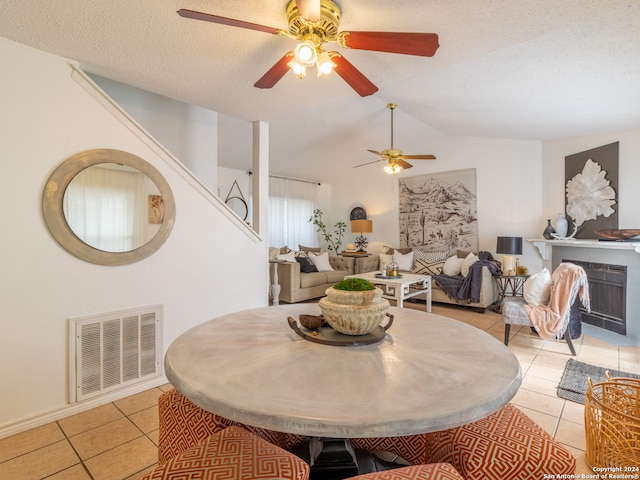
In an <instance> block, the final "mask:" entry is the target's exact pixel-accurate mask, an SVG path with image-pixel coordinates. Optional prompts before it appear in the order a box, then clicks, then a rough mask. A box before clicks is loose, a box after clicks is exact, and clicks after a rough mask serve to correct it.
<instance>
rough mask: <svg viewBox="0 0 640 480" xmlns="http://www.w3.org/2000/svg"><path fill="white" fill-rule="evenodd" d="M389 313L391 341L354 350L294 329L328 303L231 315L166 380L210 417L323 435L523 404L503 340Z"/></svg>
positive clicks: (414, 430) (415, 430)
mask: <svg viewBox="0 0 640 480" xmlns="http://www.w3.org/2000/svg"><path fill="white" fill-rule="evenodd" d="M389 313H390V314H391V315H393V322H392V324H391V325H390V326H389V328H388V330H387V331H386V332H385V334H384V338H383V339H382V340H381V341H379V342H378V343H373V344H369V345H351V346H334V345H324V344H319V343H314V342H312V341H309V340H306V339H304V338H302V337H301V336H300V335H299V334H297V333H296V332H295V331H294V330H293V329H292V328H291V326H290V325H289V323H288V318H289V317H292V318H293V319H295V320H296V324H297V320H298V318H299V315H300V314H310V315H320V314H321V311H320V307H319V306H318V304H317V303H302V304H292V305H281V306H271V307H262V308H256V309H250V310H244V311H239V312H235V313H231V314H228V315H224V316H221V317H219V318H215V319H213V320H209V321H206V322H204V323H202V324H200V325H198V326H196V327H194V328H192V329H190V330H188V331H187V332H185V333H183V334H182V335H180V336H179V337H178V338H177V339H176V340H175V341H174V342H173V343H172V344H171V345H170V346H169V348H168V351H167V353H166V356H165V373H166V376H167V378H168V379H169V381H170V382H171V384H172V385H173V386H174V387H175V388H176V389H177V390H179V391H180V392H181V393H182V394H183V395H185V396H186V397H187V398H189V399H190V400H191V401H192V402H194V403H195V404H196V405H198V406H200V407H202V408H204V409H205V410H207V411H210V412H213V413H216V414H218V415H221V416H223V417H226V418H228V419H231V420H235V421H238V422H241V423H244V424H248V425H252V426H256V427H261V428H267V429H271V430H276V431H280V432H287V433H293V434H300V435H307V436H311V437H333V438H371V437H388V436H398V435H413V434H419V433H426V432H433V431H438V430H444V429H448V428H453V427H456V426H460V425H463V424H467V423H469V422H473V421H476V420H479V419H481V418H484V417H486V416H488V415H490V414H491V413H493V412H495V411H497V410H498V409H500V408H501V407H502V406H504V405H505V404H506V403H507V402H509V400H510V399H511V398H513V396H514V395H515V393H516V391H517V390H518V388H519V386H520V383H521V381H522V374H521V370H520V364H519V362H518V360H517V358H516V357H515V356H514V355H513V353H512V352H511V351H510V350H509V349H508V348H507V347H505V346H504V345H503V344H502V342H501V341H499V340H497V339H496V338H494V337H492V336H491V335H489V334H488V333H486V332H484V331H482V330H480V329H478V328H476V327H473V326H471V325H468V324H466V323H464V322H461V321H458V320H453V319H451V318H447V317H444V316H441V315H435V314H431V313H426V312H424V311H418V310H413V309H410V308H396V307H390V309H389ZM301 330H304V329H303V328H302V329H301ZM309 333H311V332H309Z"/></svg>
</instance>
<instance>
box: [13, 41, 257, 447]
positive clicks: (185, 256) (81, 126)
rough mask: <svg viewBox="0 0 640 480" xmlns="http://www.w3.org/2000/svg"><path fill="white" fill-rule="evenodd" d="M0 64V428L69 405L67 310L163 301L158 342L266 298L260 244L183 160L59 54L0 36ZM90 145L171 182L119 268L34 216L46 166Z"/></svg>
mask: <svg viewBox="0 0 640 480" xmlns="http://www.w3.org/2000/svg"><path fill="white" fill-rule="evenodd" d="M0 69H1V70H2V72H3V74H2V75H1V76H0V104H1V105H2V113H1V114H0V132H1V133H0V136H1V140H0V162H1V168H2V175H0V199H1V201H2V205H3V217H4V218H3V222H2V235H0V251H1V252H2V257H3V260H2V267H1V268H2V275H1V276H0V296H1V298H0V329H1V330H0V378H2V381H3V388H2V395H1V396H0V436H2V435H6V434H7V432H10V433H11V431H12V429H13V433H15V429H19V428H21V426H24V425H29V422H31V421H35V422H37V421H38V420H37V419H39V418H40V419H41V418H45V417H46V416H47V415H49V416H50V417H51V416H54V417H56V416H57V418H60V417H62V416H64V414H65V412H68V411H69V406H68V405H67V350H68V346H67V319H68V318H72V317H78V316H84V315H88V314H95V313H100V312H108V311H114V310H120V309H125V308H130V307H136V306H144V305H151V304H158V303H159V304H163V305H164V320H165V326H164V332H163V335H164V346H165V348H166V346H168V345H169V344H170V343H171V341H172V340H173V339H175V338H176V337H177V336H178V335H179V334H180V333H182V332H184V331H185V330H187V329H189V328H191V327H193V326H195V325H197V324H199V323H201V322H203V321H206V320H208V319H210V318H213V317H216V316H219V315H222V314H225V313H228V312H231V311H236V310H241V309H245V308H251V307H257V306H262V305H265V304H266V303H267V291H268V285H267V277H268V274H267V262H265V261H264V260H265V258H266V256H267V246H266V243H265V242H263V241H262V240H261V239H260V238H259V237H258V236H257V235H255V234H254V232H253V231H251V230H250V229H249V228H248V227H247V226H246V225H244V224H243V223H242V222H239V221H237V220H236V219H235V217H234V216H233V215H232V214H231V213H230V211H229V210H228V209H227V207H226V206H225V205H224V204H223V203H222V202H221V201H220V200H219V199H218V198H217V197H215V196H213V195H210V194H209V192H208V191H207V190H206V189H205V188H204V187H203V186H202V185H200V184H199V183H198V182H197V181H196V180H195V179H194V178H193V177H192V176H191V175H190V174H189V172H187V171H186V170H185V169H184V168H183V167H182V165H181V164H179V163H177V162H175V161H174V160H173V159H172V158H171V157H170V155H168V154H166V153H164V151H163V150H162V149H161V148H158V147H156V146H155V145H154V144H152V143H147V142H145V141H144V139H143V138H141V137H138V136H136V135H135V134H134V133H133V132H132V130H130V128H131V125H129V124H127V123H126V120H125V121H124V122H125V123H122V121H120V119H119V117H118V116H114V115H113V114H112V113H110V112H109V111H108V110H106V109H105V107H104V106H103V105H102V104H100V103H98V102H97V101H96V99H95V98H93V97H92V96H91V95H90V94H89V93H88V92H87V91H86V90H85V89H84V88H82V87H81V86H80V85H79V84H78V83H76V81H74V80H73V79H72V76H71V73H72V68H71V66H70V64H69V62H67V61H66V60H65V59H62V58H59V57H56V56H53V55H50V54H46V53H43V52H41V51H38V50H34V49H31V48H29V47H25V46H22V45H19V44H16V43H13V42H10V41H8V40H6V39H2V38H0ZM133 130H135V129H133ZM93 148H114V149H121V150H125V151H128V152H131V153H133V154H135V155H138V156H140V157H142V158H144V159H146V160H147V161H148V162H150V163H152V164H153V165H154V166H155V167H156V168H157V169H158V170H159V171H160V172H161V173H162V174H163V175H164V176H165V178H166V179H167V181H168V183H169V185H170V186H171V189H172V191H173V194H174V196H175V202H176V211H177V213H176V221H175V226H174V229H173V231H172V233H171V235H170V236H169V239H168V240H167V242H166V243H165V244H164V246H162V247H161V248H160V250H159V251H158V252H156V253H155V254H153V255H152V256H150V257H149V258H147V259H145V260H143V261H140V262H137V263H134V264H132V265H127V266H121V267H105V266H99V265H93V264H90V263H86V262H83V261H81V260H79V259H77V258H75V257H73V256H71V255H70V254H69V253H67V252H66V251H65V250H63V249H62V248H61V247H60V246H59V245H58V244H57V243H56V242H55V240H54V239H53V238H52V237H51V235H50V234H49V232H48V230H47V228H46V226H45V224H44V222H43V219H42V212H41V210H42V209H41V201H42V200H41V199H42V189H43V187H44V185H45V182H46V180H47V178H48V177H49V175H50V174H51V172H52V171H53V170H54V169H55V168H56V167H57V166H58V165H59V164H60V163H61V162H62V161H63V160H65V159H66V158H68V157H70V156H71V155H73V154H76V153H78V152H81V151H83V150H87V149H93ZM248 273H251V278H252V281H250V282H247V281H246V278H247V274H248ZM29 426H34V425H33V424H30V425H29Z"/></svg>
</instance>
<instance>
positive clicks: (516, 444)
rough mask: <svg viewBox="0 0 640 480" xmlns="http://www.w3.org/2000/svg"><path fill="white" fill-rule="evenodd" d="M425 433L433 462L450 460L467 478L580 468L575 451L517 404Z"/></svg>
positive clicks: (570, 471) (533, 475) (518, 476)
mask: <svg viewBox="0 0 640 480" xmlns="http://www.w3.org/2000/svg"><path fill="white" fill-rule="evenodd" d="M426 436H427V449H428V452H429V462H432V463H443V462H446V463H450V464H451V465H453V466H454V468H455V469H456V470H457V471H458V472H460V473H461V474H462V476H463V477H464V478H466V479H467V480H475V479H477V480H487V479H495V480H502V479H505V478H508V479H509V480H516V479H523V480H524V479H533V478H544V475H545V474H547V475H555V478H559V476H560V475H563V474H565V475H573V474H574V473H575V471H576V459H575V457H574V456H573V455H572V454H571V452H569V450H567V449H566V448H565V447H564V446H562V445H561V444H560V443H559V442H557V441H556V440H554V439H553V438H552V437H551V436H550V435H549V434H548V433H547V432H545V431H544V430H543V429H542V428H541V427H540V426H538V425H537V424H536V423H535V422H534V421H533V420H531V419H530V418H529V417H527V416H526V415H525V414H524V413H522V412H521V411H520V410H519V409H518V408H517V407H515V406H514V405H512V404H508V405H506V406H505V407H503V408H502V409H500V410H498V411H497V412H496V413H494V414H492V415H490V416H488V417H486V418H484V419H482V420H479V421H477V422H473V423H470V424H468V425H463V426H461V427H457V428H452V429H449V430H444V431H441V432H433V433H428V434H427V435H426Z"/></svg>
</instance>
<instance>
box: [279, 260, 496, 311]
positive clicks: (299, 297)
mask: <svg viewBox="0 0 640 480" xmlns="http://www.w3.org/2000/svg"><path fill="white" fill-rule="evenodd" d="M329 262H330V263H331V267H332V268H333V269H334V271H333V272H313V273H303V272H301V270H300V264H299V263H298V262H283V263H277V264H275V265H277V268H278V283H279V284H280V296H279V300H280V302H283V303H296V302H303V301H306V300H311V299H314V298H320V297H324V296H325V290H326V289H327V288H329V287H331V286H333V285H335V284H336V283H338V282H339V281H341V280H343V279H344V277H345V276H346V275H353V274H358V273H365V272H372V271H376V270H379V269H380V257H379V256H378V255H371V256H368V257H342V256H330V257H329ZM442 265H444V262H442ZM434 268H435V269H436V270H437V269H438V268H441V266H440V267H438V266H437V265H436V266H434ZM438 271H439V270H438ZM271 283H273V269H271ZM414 298H417V299H422V300H426V298H425V295H418V296H416V297H414ZM497 300H498V288H497V286H496V284H495V280H494V278H493V276H492V275H491V272H490V271H489V269H488V268H487V267H482V286H481V290H480V301H479V302H477V303H464V302H459V301H456V300H453V299H452V298H449V296H447V294H446V293H445V292H444V291H443V290H442V289H441V288H440V287H439V286H438V284H437V283H436V282H435V280H432V281H431V301H432V302H440V303H450V304H457V305H464V306H466V307H473V308H477V309H479V310H481V311H484V310H485V309H486V308H488V307H490V306H491V305H493V304H494V303H495V302H496V301H497Z"/></svg>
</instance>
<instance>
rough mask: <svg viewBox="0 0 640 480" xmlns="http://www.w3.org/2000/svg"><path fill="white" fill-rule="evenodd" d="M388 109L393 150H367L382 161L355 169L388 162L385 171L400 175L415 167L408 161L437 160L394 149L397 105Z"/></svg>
mask: <svg viewBox="0 0 640 480" xmlns="http://www.w3.org/2000/svg"><path fill="white" fill-rule="evenodd" d="M387 108H388V109H389V110H391V148H388V149H386V150H383V151H382V152H378V151H377V150H367V151H368V152H371V153H373V154H375V155H379V156H380V157H382V158H380V159H378V160H374V161H373V162H367V163H362V164H360V165H356V166H355V167H353V168H358V167H364V166H365V165H371V164H372V163H378V162H383V161H386V162H387V164H386V165H385V166H384V171H385V172H387V173H389V174H393V173H400V172H401V171H402V169H407V168H411V167H413V165H411V164H410V163H409V162H407V161H406V160H407V159H408V160H435V159H436V157H435V155H404V154H403V153H402V150H398V149H397V148H393V111H394V110H395V109H396V104H395V103H390V104H388V105H387Z"/></svg>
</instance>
